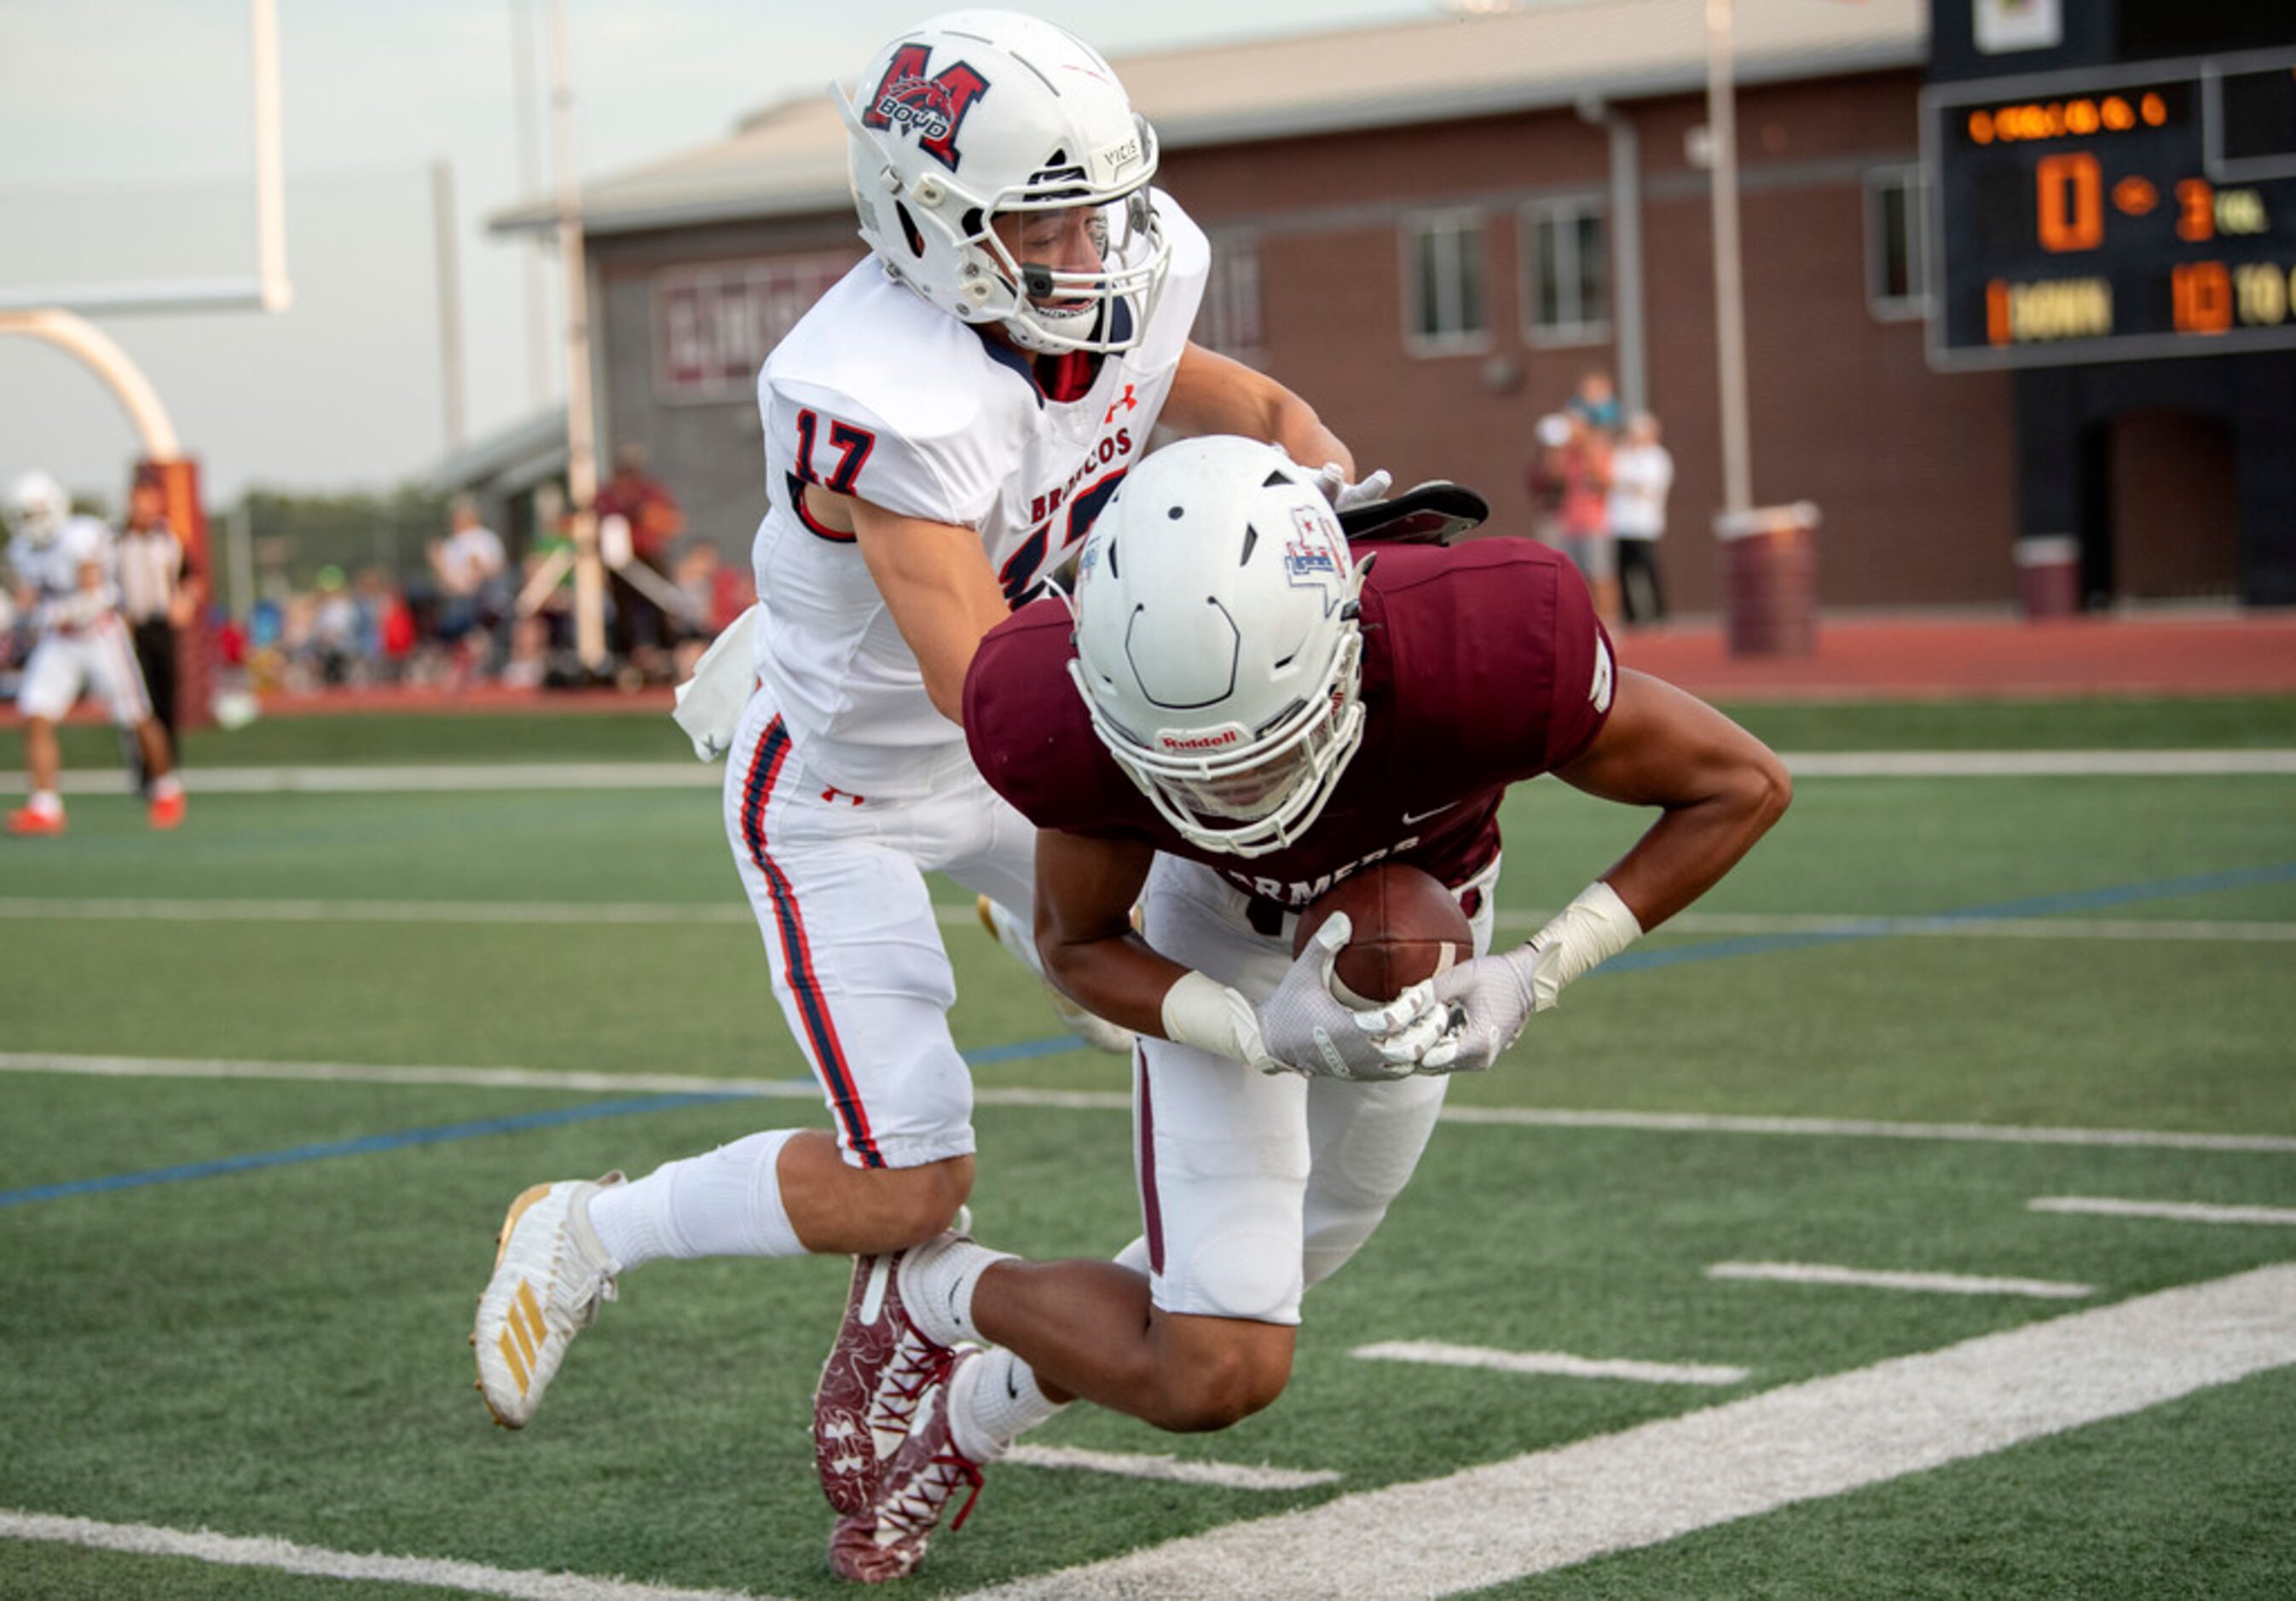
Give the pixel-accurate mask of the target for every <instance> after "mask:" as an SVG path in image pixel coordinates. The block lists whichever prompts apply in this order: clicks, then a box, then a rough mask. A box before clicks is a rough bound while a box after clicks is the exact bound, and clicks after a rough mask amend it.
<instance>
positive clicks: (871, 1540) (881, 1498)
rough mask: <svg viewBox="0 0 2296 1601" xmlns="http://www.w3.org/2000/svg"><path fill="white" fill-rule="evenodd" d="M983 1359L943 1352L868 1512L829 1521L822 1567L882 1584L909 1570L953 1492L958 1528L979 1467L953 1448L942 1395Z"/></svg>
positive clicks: (974, 1351) (972, 1353) (973, 1350)
mask: <svg viewBox="0 0 2296 1601" xmlns="http://www.w3.org/2000/svg"><path fill="white" fill-rule="evenodd" d="M984 1354H986V1353H984V1352H983V1351H981V1349H980V1347H979V1346H977V1345H968V1346H964V1347H963V1348H961V1349H959V1350H957V1351H953V1352H949V1353H947V1357H946V1359H945V1367H944V1372H943V1376H941V1378H940V1381H939V1383H936V1384H934V1385H932V1386H931V1388H930V1389H928V1390H927V1391H926V1392H925V1395H924V1398H923V1400H922V1402H921V1403H920V1404H919V1406H918V1407H917V1409H916V1414H915V1416H914V1420H913V1422H912V1424H911V1426H910V1428H909V1432H908V1437H907V1438H906V1439H905V1440H904V1441H902V1442H901V1449H899V1450H898V1451H896V1452H894V1453H893V1455H892V1457H891V1458H890V1460H888V1461H887V1462H886V1463H885V1464H884V1466H883V1468H882V1469H881V1472H880V1473H879V1474H878V1482H877V1496H876V1499H875V1500H874V1501H873V1502H872V1503H871V1504H870V1506H869V1507H868V1509H867V1510H866V1511H864V1512H860V1513H856V1514H850V1515H846V1516H843V1517H840V1518H839V1519H838V1520H837V1527H836V1528H835V1529H833V1530H832V1531H831V1532H830V1536H829V1567H830V1571H831V1572H833V1573H835V1574H836V1575H837V1576H838V1577H839V1578H840V1579H845V1580H851V1581H852V1582H853V1583H855V1584H883V1583H886V1582H888V1581H889V1580H895V1579H902V1578H906V1577H907V1576H908V1575H909V1574H911V1573H913V1572H916V1569H917V1564H919V1563H921V1562H922V1561H923V1560H924V1557H925V1548H926V1546H927V1545H929V1544H930V1543H931V1540H932V1535H933V1531H934V1530H935V1529H937V1528H939V1526H940V1520H941V1515H942V1514H943V1513H945V1512H947V1510H948V1504H949V1503H950V1502H951V1501H953V1500H955V1498H956V1492H957V1490H959V1489H960V1488H964V1489H967V1490H970V1491H971V1493H970V1494H969V1495H967V1496H966V1497H965V1500H964V1506H963V1507H959V1508H958V1509H957V1514H956V1516H955V1519H954V1520H952V1521H951V1522H950V1523H949V1527H950V1528H951V1529H952V1530H955V1529H962V1528H964V1520H965V1519H966V1518H967V1517H969V1516H971V1515H972V1504H973V1502H975V1501H977V1500H979V1499H980V1470H981V1467H982V1466H983V1464H981V1463H979V1462H975V1461H973V1460H972V1458H971V1457H967V1456H966V1455H965V1454H964V1452H963V1451H961V1450H959V1449H957V1446H956V1442H955V1440H954V1439H953V1438H952V1437H951V1433H950V1429H949V1395H950V1393H951V1392H952V1391H953V1390H954V1389H955V1385H956V1381H957V1378H958V1376H959V1375H961V1374H963V1373H964V1370H965V1368H966V1367H969V1366H970V1365H972V1364H973V1363H975V1362H978V1361H980V1359H981V1358H982V1356H983V1355H984Z"/></svg>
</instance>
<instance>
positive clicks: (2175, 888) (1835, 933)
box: [1588, 862, 2296, 977]
mask: <svg viewBox="0 0 2296 1601" xmlns="http://www.w3.org/2000/svg"><path fill="white" fill-rule="evenodd" d="M2291 879H2296V862H2279V863H2276V864H2274V865H2273V866H2263V867H2236V868H2235V869H2233V870H2232V871H2230V872H2227V873H2195V874H2188V875H2187V876H2185V877H2183V878H2156V879H2153V880H2150V881H2148V882H2146V883H2134V884H2111V885H2108V886H2106V887H2105V888H2103V889H2101V890H2073V891H2067V892H2065V893H2063V894H2059V895H2034V896H2029V897H2027V898H2026V899H2022V900H2001V901H1996V902H1994V903H1993V904H1992V905H1990V906H1975V907H1963V908H1962V909H1961V910H1959V911H1956V912H1937V913H1932V914H1930V915H1926V916H1923V915H1920V914H1915V916H1914V917H1913V918H1911V919H1908V918H1907V917H1904V916H1892V917H1889V918H1877V919H1874V920H1872V921H1867V922H1857V923H1849V924H1844V925H1843V926H1842V927H1841V928H1830V929H1814V930H1811V931H1809V932H1805V933H1795V934H1747V935H1743V936H1742V937H1739V938H1736V939H1730V940H1706V941H1704V942H1702V943H1701V944H1697V945H1677V946H1673V947H1670V948H1668V949H1665V950H1632V951H1628V952H1627V953H1625V954H1624V955H1622V956H1613V957H1612V958H1611V960H1609V961H1608V962H1605V963H1603V965H1602V966H1600V967H1598V968H1596V969H1595V973H1593V974H1589V975H1588V976H1590V977H1594V976H1599V975H1600V974H1602V973H1632V972H1636V971H1647V970H1649V969H1651V968H1653V967H1678V966H1680V965H1682V964H1684V963H1685V962H1711V961H1718V960H1720V959H1721V958H1722V957H1725V956H1756V955H1759V954H1762V953H1764V952H1767V951H1774V950H1800V949H1802V948H1807V947H1809V946H1813V945H1839V944H1841V943H1842V942H1843V941H1844V940H1875V939H1884V938H1887V937H1889V936H1890V935H1892V934H1894V933H1896V932H1898V927H1899V926H1901V925H1902V924H1905V923H1907V922H1908V921H1923V922H1930V923H1948V924H1950V923H1989V922H1992V921H1994V920H1996V919H1997V918H2004V917H2047V916H2053V915H2056V914H2058V913H2061V912H2094V911H2098V910H2101V909H2103V908H2104V907H2116V906H2128V905H2129V904H2131V903H2132V902H2135V901H2139V900H2171V899H2176V898H2177V896H2180V895H2210V894H2215V893H2217V892H2218V891H2224V890H2247V889H2253V888H2255V887H2256V886H2257V885H2259V884H2275V883H2287V882H2288V881H2289V880H2291Z"/></svg>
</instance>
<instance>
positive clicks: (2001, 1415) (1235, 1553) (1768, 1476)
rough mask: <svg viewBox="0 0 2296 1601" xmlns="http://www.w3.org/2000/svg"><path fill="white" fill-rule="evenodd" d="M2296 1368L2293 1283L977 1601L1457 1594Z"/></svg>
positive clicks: (1852, 1380)
mask: <svg viewBox="0 0 2296 1601" xmlns="http://www.w3.org/2000/svg"><path fill="white" fill-rule="evenodd" d="M2292 1363H2296V1266H2290V1265H2283V1266H2277V1267H2271V1268H2259V1269H2257V1270H2255V1271H2253V1272H2250V1273H2243V1274H2240V1275H2237V1276H2235V1277H2231V1278H2223V1279H2218V1280H2215V1281H2213V1282H2211V1283H2208V1284H2201V1285H2186V1286H2185V1287H2183V1288H2179V1289H2175V1290H2168V1291H2163V1292H2161V1293H2159V1294H2154V1295H2145V1296H2141V1297H2139V1298H2137V1299H2136V1300H2133V1301H2122V1302H2120V1303H2119V1304H2118V1305H2115V1306H2109V1307H2103V1308H2100V1309H2098V1310H2094V1311H2086V1312H2079V1313H2075V1314H2073V1315H2072V1316H2070V1317H2065V1318H2052V1319H2049V1320H2047V1321H2045V1322H2041V1323H2034V1324H2028V1325H2026V1326H2024V1327H2022V1328H2016V1329H2011V1330H2008V1331H2006V1332H2004V1333H2001V1334H1986V1335H1983V1336H1980V1338H1977V1339H1974V1340H1969V1341H1964V1342H1962V1343H1961V1344H1958V1345H1951V1346H1948V1347H1947V1348H1945V1349H1944V1350H1942V1351H1927V1352H1923V1353H1922V1354H1920V1355H1917V1356H1909V1357H1899V1358H1896V1359H1891V1360H1890V1361H1886V1362H1882V1363H1879V1364H1877V1365H1875V1366H1874V1367H1865V1368H1859V1369H1857V1370H1856V1371H1854V1372H1849V1373H1842V1374H1835V1375H1831V1376H1828V1377H1825V1378H1821V1379H1813V1380H1810V1381H1808V1383H1800V1384H1791V1385H1787V1386H1785V1387H1784V1388H1782V1389H1777V1390H1771V1391H1766V1392H1762V1393H1760V1394H1758V1395H1752V1396H1749V1397H1747V1398H1746V1399H1744V1400H1737V1401H1732V1402H1729V1403H1727V1404H1726V1405H1724V1406H1719V1407H1715V1408H1709V1409H1707V1410H1703V1411H1699V1412H1693V1413H1690V1414H1688V1415H1686V1416H1679V1417H1669V1418H1663V1419H1661V1420H1659V1421H1657V1422H1654V1423H1648V1424H1641V1425H1639V1426H1638V1427H1636V1428H1631V1429H1628V1430H1625V1431H1623V1432H1621V1433H1616V1434H1607V1435H1603V1436H1600V1437H1598V1438H1595V1439H1592V1440H1581V1441H1573V1442H1572V1443H1570V1444H1569V1445H1564V1446H1559V1447H1556V1448H1555V1449H1551V1450H1545V1451H1538V1452H1534V1453H1532V1454H1531V1455H1529V1456H1524V1457H1514V1458H1513V1459H1512V1460H1510V1461H1505V1462H1497V1463H1491V1464H1489V1465H1488V1466H1481V1467H1472V1468H1468V1469H1465V1470H1464V1471H1463V1472H1460V1473H1456V1474H1450V1475H1448V1476H1447V1477H1445V1478H1440V1479H1430V1480H1423V1481H1420V1482H1414V1483H1408V1484H1397V1485H1391V1486H1389V1487H1388V1488H1386V1489H1383V1490H1364V1491H1358V1492H1357V1493H1355V1494H1352V1495H1343V1496H1339V1497H1336V1498H1333V1499H1332V1500H1329V1501H1326V1502H1324V1503H1323V1504H1322V1505H1320V1506H1316V1507H1308V1508H1304V1509H1302V1510H1300V1511H1295V1512H1288V1513H1283V1514H1280V1515H1275V1516H1272V1517H1262V1518H1254V1519H1251V1520H1249V1521H1246V1522H1243V1523H1228V1524H1225V1525H1223V1526H1222V1527H1220V1528H1218V1529H1215V1530H1212V1531H1209V1532H1207V1533H1204V1534H1199V1535H1192V1536H1189V1537H1187V1538H1185V1539H1177V1540H1172V1541H1169V1542H1168V1543H1166V1544H1164V1545H1160V1546H1155V1547H1152V1548H1148V1549H1146V1550H1143V1551H1136V1552H1134V1553H1132V1554H1131V1555H1129V1556H1119V1557H1114V1558H1111V1559H1110V1560H1108V1561H1105V1562H1097V1563H1092V1564H1086V1565H1084V1566H1081V1567H1074V1568H1069V1569H1065V1570H1063V1571H1062V1572H1054V1573H1047V1574H1043V1575H1040V1576H1037V1577H1033V1578H1030V1579H1026V1580H1020V1581H1018V1582H1016V1583H1013V1584H1007V1585H1004V1586H1001V1587H999V1588H997V1589H993V1590H990V1591H987V1592H984V1593H983V1594H982V1595H980V1597H976V1598H975V1601H1117V1598H1119V1597H1120V1598H1124V1601H1133V1598H1145V1597H1165V1596H1226V1595H1237V1594H1242V1593H1247V1592H1248V1593H1250V1594H1251V1595H1253V1596H1255V1597H1262V1598H1266V1601H1292V1598H1295V1597H1296V1598H1298V1601H1321V1598H1322V1597H1331V1596H1373V1595H1375V1596H1379V1597H1420V1596H1445V1595H1452V1594H1456V1593H1458V1592H1460V1591H1465V1590H1478V1589H1486V1588H1488V1587H1489V1586H1492V1585H1498V1584H1505V1583H1507V1582H1510V1581H1512V1580H1518V1579H1521V1578H1524V1577H1526V1576H1528V1575H1529V1574H1533V1573H1543V1572H1550V1571H1552V1570H1554V1569H1556V1568H1562V1567H1569V1566H1571V1565H1572V1564H1577V1563H1581V1562H1585V1561H1587V1560H1588V1559H1590V1558H1592V1557H1595V1556H1603V1555H1604V1554H1606V1553H1609V1552H1613V1551H1626V1550H1632V1549H1636V1548H1641V1547H1644V1546H1652V1545H1656V1544H1658V1543H1660V1542H1661V1541H1662V1540H1669V1539H1675V1538H1676V1537H1677V1536H1679V1535H1684V1534H1688V1533H1691V1532H1693V1531H1697V1530H1701V1529H1708V1528H1712V1527H1714V1526H1715V1525H1717V1524H1720V1523H1733V1522H1735V1521H1737V1520H1738V1519H1741V1518H1746V1517H1753V1516H1758V1515H1760V1514H1762V1513H1766V1512H1771V1511H1775V1510H1776V1509H1777V1508H1779V1507H1789V1506H1792V1505H1793V1504H1794V1503H1796V1502H1799V1501H1808V1500H1816V1499H1819V1498H1826V1497H1831V1496H1838V1495H1842V1494H1846V1493H1848V1492H1849V1491H1851V1490H1857V1489H1860V1488H1863V1487H1864V1486H1866V1485H1869V1484H1878V1483H1882V1482H1885V1481H1888V1480H1891V1479H1897V1478H1901V1477H1903V1476H1905V1475H1906V1474H1915V1473H1920V1472H1923V1471H1925V1470H1927V1469H1930V1468H1933V1467H1939V1466H1944V1465H1945V1464H1947V1463H1950V1462H1957V1461H1962V1460H1965V1459H1967V1458H1969V1457H1980V1456H1988V1455H1990V1454H1992V1453H1994V1452H1996V1451H2001V1450H2005V1449H2009V1448H2010V1447H2012V1446H2015V1445H2019V1444H2021V1443H2023V1442H2025V1441H2031V1440H2038V1439H2041V1438H2043V1437H2045V1436H2047V1435H2051V1434H2056V1433H2063V1432H2064V1431H2066V1430H2068V1429H2076V1428H2079V1427H2081V1426H2083V1425H2084V1424H2093V1423H2099V1422H2102V1421H2103V1420H2105V1419H2108V1418H2113V1417H2121V1416H2127V1415H2128V1414H2130V1413H2133V1412H2141V1411H2143V1410H2144V1409H2146V1408H2151V1407H2157V1406H2160V1405H2161V1404H2162V1403H2164V1402H2167V1401H2171V1400H2177V1398H2178V1397H2180V1396H2185V1395H2189V1394H2191V1393H2193V1392H2194V1391H2198V1390H2205V1389H2210V1388H2212V1387H2214V1386H2217V1385H2220V1384H2228V1383H2233V1382H2235V1381H2236V1380H2238V1379H2242V1378H2245V1377H2246V1376H2248V1375H2251V1374H2254V1373H2261V1372H2264V1371H2267V1370H2268V1369H2271V1368H2275V1367H2286V1366H2289V1365H2290V1364H2292Z"/></svg>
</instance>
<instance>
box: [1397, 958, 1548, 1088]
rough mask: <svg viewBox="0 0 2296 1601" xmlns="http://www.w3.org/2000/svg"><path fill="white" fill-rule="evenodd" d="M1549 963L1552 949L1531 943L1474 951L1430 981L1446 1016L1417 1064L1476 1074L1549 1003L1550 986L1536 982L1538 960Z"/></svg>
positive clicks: (1424, 1069) (1432, 1070)
mask: <svg viewBox="0 0 2296 1601" xmlns="http://www.w3.org/2000/svg"><path fill="white" fill-rule="evenodd" d="M1542 961H1544V962H1546V964H1547V965H1549V966H1552V965H1553V953H1552V952H1551V951H1541V950H1540V948H1538V946H1536V945H1518V946H1516V947H1515V948H1513V950H1506V951H1500V952H1498V953H1497V954H1496V955H1492V956H1477V957H1476V958H1475V959H1474V960H1473V961H1472V962H1462V963H1460V964H1459V965H1457V966H1456V967H1454V968H1452V969H1451V970H1450V971H1449V972H1448V973H1439V974H1437V975H1436V977H1435V978H1434V980H1433V981H1432V988H1433V989H1434V992H1435V1000H1436V1003H1437V1005H1438V1006H1440V1007H1442V1008H1444V1009H1445V1010H1447V1012H1448V1014H1449V1015H1448V1016H1447V1018H1446V1019H1445V1021H1444V1024H1443V1031H1442V1035H1441V1037H1440V1038H1439V1039H1437V1040H1436V1041H1435V1042H1434V1043H1433V1044H1431V1045H1430V1046H1429V1047H1427V1048H1426V1049H1425V1050H1424V1051H1423V1052H1422V1053H1421V1055H1420V1058H1419V1069H1420V1071H1422V1072H1429V1073H1479V1072H1481V1071H1484V1070H1485V1069H1486V1068H1488V1067H1489V1066H1490V1064H1491V1063H1494V1062H1497V1060H1498V1059H1499V1057H1500V1056H1501V1055H1504V1054H1505V1051H1506V1049H1507V1047H1510V1046H1512V1045H1513V1044H1514V1042H1515V1041H1516V1040H1517V1039H1520V1038H1521V1035H1522V1026H1523V1024H1525V1023H1526V1022H1529V1021H1530V1015H1531V1014H1532V1013H1534V1012H1544V1011H1545V1010H1546V1008H1547V1007H1548V1006H1553V1005H1554V998H1553V995H1554V985H1553V984H1552V983H1549V984H1547V985H1546V986H1545V987H1544V990H1545V993H1544V996H1542V986H1541V985H1540V984H1539V978H1540V964H1541V963H1542Z"/></svg>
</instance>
